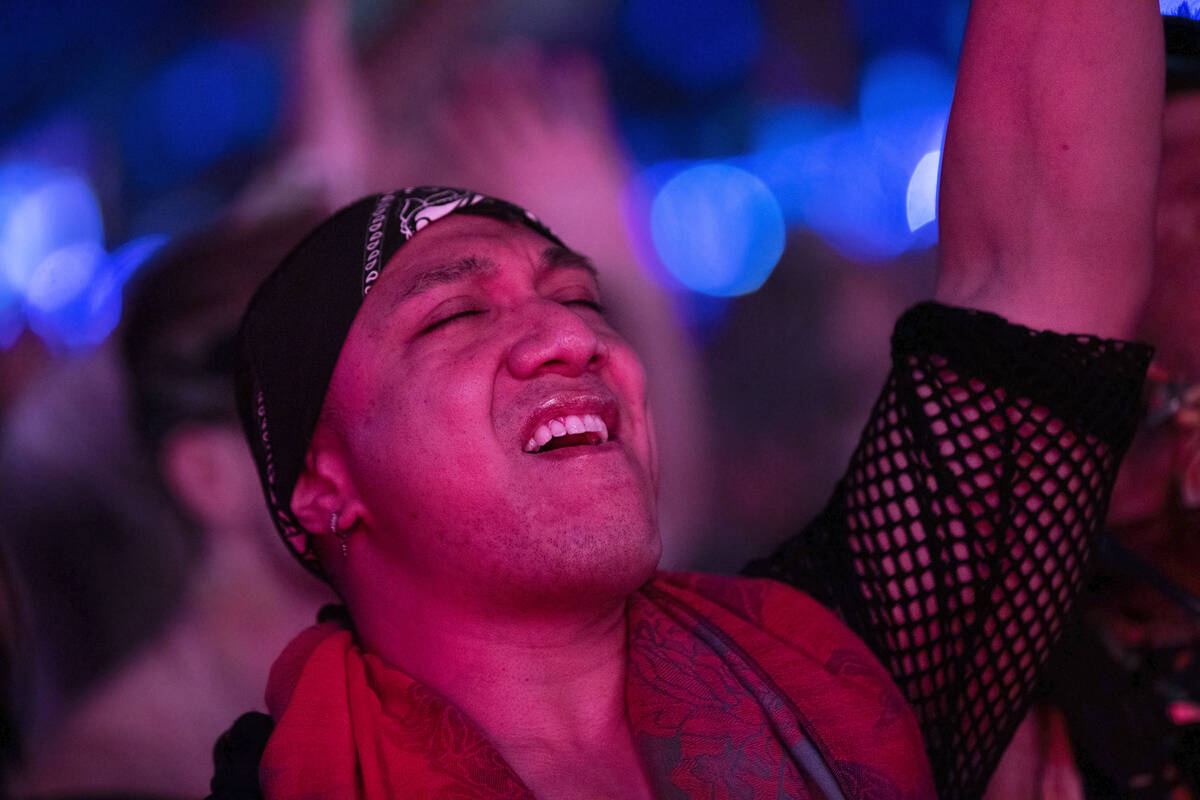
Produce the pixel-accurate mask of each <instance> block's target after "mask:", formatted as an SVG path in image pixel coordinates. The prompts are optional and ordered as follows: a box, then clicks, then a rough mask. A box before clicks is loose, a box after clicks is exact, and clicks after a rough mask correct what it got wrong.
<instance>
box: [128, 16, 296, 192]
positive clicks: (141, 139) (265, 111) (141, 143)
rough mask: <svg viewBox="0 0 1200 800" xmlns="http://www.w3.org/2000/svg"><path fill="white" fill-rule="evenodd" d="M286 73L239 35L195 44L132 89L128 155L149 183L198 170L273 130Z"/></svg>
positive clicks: (133, 165) (134, 166) (251, 143)
mask: <svg viewBox="0 0 1200 800" xmlns="http://www.w3.org/2000/svg"><path fill="white" fill-rule="evenodd" d="M280 85H281V78H280V76H279V74H278V68H277V66H276V65H275V64H274V63H273V61H272V59H271V58H270V56H269V54H268V53H267V52H265V51H264V50H263V49H261V48H259V47H256V46H254V45H253V44H251V43H249V42H245V41H241V40H237V39H216V40H212V41H208V42H203V43H201V44H199V45H196V46H194V47H192V48H191V49H190V50H188V51H187V52H185V53H184V54H183V55H181V56H180V57H179V58H178V59H176V60H175V61H174V62H172V63H171V64H170V65H168V66H167V67H166V68H165V69H163V70H162V71H161V72H159V73H158V74H157V75H155V76H154V77H153V78H151V79H150V80H149V81H148V82H147V83H146V84H145V85H144V86H142V87H141V88H140V90H139V91H138V92H137V93H136V94H135V97H134V99H133V101H132V102H133V108H132V109H131V110H130V113H129V114H128V117H127V124H126V136H125V138H126V147H125V150H126V157H127V158H128V159H129V161H130V166H131V167H133V168H134V169H136V170H137V171H138V172H139V173H140V175H141V177H142V178H143V179H144V180H148V181H149V182H151V183H153V182H154V178H155V176H157V175H160V174H161V175H170V174H172V173H174V172H176V171H178V170H189V171H190V170H197V169H201V168H203V167H205V166H207V165H209V164H211V163H212V162H214V161H215V160H217V159H218V158H221V157H222V156H224V155H226V154H227V153H229V152H231V151H234V150H237V149H239V148H243V147H247V146H250V145H253V144H255V143H257V142H258V141H260V140H261V139H262V138H263V137H264V136H265V135H266V134H267V133H269V132H270V130H271V128H272V126H273V125H274V122H275V117H276V113H277V111H278V107H279V101H280Z"/></svg>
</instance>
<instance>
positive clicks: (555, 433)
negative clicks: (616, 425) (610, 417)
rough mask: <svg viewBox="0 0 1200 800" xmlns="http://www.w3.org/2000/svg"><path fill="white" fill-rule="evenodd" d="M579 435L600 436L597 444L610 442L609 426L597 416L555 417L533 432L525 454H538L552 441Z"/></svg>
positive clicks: (526, 445) (572, 415)
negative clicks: (561, 437)
mask: <svg viewBox="0 0 1200 800" xmlns="http://www.w3.org/2000/svg"><path fill="white" fill-rule="evenodd" d="M577 433H598V434H600V437H599V441H598V442H597V444H604V443H605V442H607V441H608V426H607V425H605V424H604V420H602V419H600V418H599V417H598V416H596V415H595V414H583V415H580V416H576V415H575V414H568V415H567V416H565V417H555V418H554V419H552V420H550V421H549V422H546V423H545V424H543V425H539V426H538V429H537V430H536V431H534V432H533V436H531V437H530V439H529V441H528V442H527V443H526V444H525V452H526V453H536V452H537V451H538V450H539V449H541V448H542V447H543V446H544V445H545V444H546V442H548V441H550V440H551V439H556V438H558V437H559V436H568V435H573V434H577Z"/></svg>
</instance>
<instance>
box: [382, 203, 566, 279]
mask: <svg viewBox="0 0 1200 800" xmlns="http://www.w3.org/2000/svg"><path fill="white" fill-rule="evenodd" d="M550 248H554V249H560V248H557V247H556V246H555V244H554V243H553V242H551V241H550V240H549V239H546V238H545V237H543V236H542V235H540V234H538V233H537V232H535V231H533V230H532V229H530V228H528V227H526V226H524V225H522V224H520V223H515V222H502V221H500V220H497V219H492V218H491V217H482V216H476V215H471V214H454V215H451V216H449V217H446V218H444V219H441V220H438V221H437V222H434V223H432V224H431V225H429V226H427V227H425V228H424V229H422V230H421V231H420V232H419V233H417V235H416V236H414V237H413V238H412V239H411V240H410V241H409V242H407V243H406V244H405V245H404V246H403V247H401V248H400V249H399V250H398V251H397V252H396V255H395V256H393V257H392V260H391V262H390V263H389V264H388V265H387V266H386V267H385V268H384V270H383V273H382V275H381V276H380V281H381V282H382V281H383V280H384V279H386V280H387V281H388V283H390V284H391V285H392V286H393V287H395V286H397V285H400V286H402V287H404V286H407V285H408V284H410V283H411V282H412V281H413V280H415V279H416V278H417V276H419V275H421V274H422V273H424V272H426V271H428V270H429V269H431V268H436V267H439V266H443V265H445V264H448V263H453V262H454V261H455V260H456V259H460V258H463V257H470V256H481V257H483V256H486V257H487V258H488V259H489V260H491V261H495V262H498V263H501V264H505V263H510V262H515V263H516V264H518V265H527V264H528V263H529V262H531V261H532V262H536V261H537V260H538V259H539V258H540V257H541V256H542V254H543V252H544V251H546V250H547V249H550ZM393 291H395V289H393Z"/></svg>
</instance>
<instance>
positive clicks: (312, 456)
mask: <svg viewBox="0 0 1200 800" xmlns="http://www.w3.org/2000/svg"><path fill="white" fill-rule="evenodd" d="M336 444H337V443H336V441H335V437H334V436H333V434H332V433H331V432H330V430H329V428H328V427H327V426H325V425H322V424H318V425H317V430H316V432H314V433H313V438H312V443H311V444H309V446H308V452H307V453H305V454H304V471H303V472H301V473H300V478H299V479H298V480H297V481H296V488H295V489H294V490H293V491H292V513H293V514H295V515H296V519H297V520H299V521H300V524H301V525H302V526H303V527H304V529H305V530H306V531H308V532H309V533H310V534H312V535H314V536H325V535H332V531H331V530H330V521H331V520H332V518H333V515H334V514H337V515H338V528H339V529H341V530H348V529H349V528H351V527H352V526H353V525H354V524H355V523H357V522H358V520H359V518H360V517H361V514H362V504H361V503H360V502H359V500H358V496H357V494H356V493H355V491H354V487H353V481H352V480H351V478H350V473H349V470H348V469H347V467H346V462H345V460H344V459H343V457H342V455H341V452H340V450H339V449H338V448H337V446H336Z"/></svg>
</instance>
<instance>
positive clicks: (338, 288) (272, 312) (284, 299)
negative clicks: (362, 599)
mask: <svg viewBox="0 0 1200 800" xmlns="http://www.w3.org/2000/svg"><path fill="white" fill-rule="evenodd" d="M454 213H462V214H477V215H480V216H487V217H492V218H495V219H500V220H503V221H506V222H517V223H521V224H524V225H527V226H529V227H530V228H532V229H533V230H534V231H536V232H537V233H539V234H541V235H542V236H545V237H546V238H547V239H549V240H550V241H552V242H554V243H555V244H558V245H561V244H562V242H560V241H559V240H558V238H557V237H556V236H555V235H554V234H552V233H551V232H550V230H549V229H548V228H546V226H545V225H543V224H542V223H541V222H540V221H538V219H537V218H536V217H534V216H533V215H532V214H530V213H529V212H528V211H525V210H524V209H522V208H520V207H518V206H515V205H513V204H512V203H508V202H506V201H504V200H498V199H496V198H494V197H487V196H486V195H482V194H479V193H477V192H471V191H467V190H463V189H449V188H445V187H435V186H421V187H415V188H410V189H401V190H398V191H394V192H388V193H386V194H377V195H372V196H370V197H364V198H363V199H361V200H359V201H357V202H356V203H353V204H352V205H349V206H347V207H346V208H343V209H342V210H341V211H339V212H337V213H336V214H334V215H333V216H332V217H330V218H329V219H327V220H325V222H323V223H321V224H320V225H319V226H318V227H317V228H316V230H314V231H313V232H312V233H310V234H309V235H308V236H307V237H306V238H305V239H304V241H302V242H301V243H300V244H299V245H297V246H296V248H295V249H294V250H292V252H291V253H289V254H288V255H287V257H286V258H284V260H283V263H282V264H280V265H279V268H278V269H276V270H275V272H273V273H272V274H271V276H270V277H268V278H267V280H266V281H264V282H263V285H262V286H261V287H259V289H258V291H257V292H256V293H255V295H254V298H253V299H252V300H251V301H250V306H249V308H248V309H247V310H246V315H245V317H243V319H242V327H241V331H240V333H239V342H238V365H237V402H238V413H239V415H240V416H241V419H242V426H243V428H244V429H245V432H246V438H247V439H248V440H249V442H250V450H251V452H252V453H253V454H254V460H255V462H256V463H257V465H258V474H259V477H260V478H261V479H262V485H263V492H264V493H265V494H266V497H267V505H268V506H269V507H270V510H271V517H272V519H273V520H274V522H275V526H276V527H277V528H278V529H279V532H280V534H281V535H282V536H283V540H284V542H285V543H286V544H287V545H288V547H289V548H290V549H291V551H292V552H293V553H294V554H295V555H296V557H297V558H298V559H300V562H301V563H302V564H304V566H306V567H307V568H308V569H310V570H312V571H313V572H314V573H316V574H317V575H321V574H322V573H321V567H320V564H319V562H318V561H317V558H316V554H315V553H313V551H312V548H311V546H310V542H309V540H308V534H307V532H306V531H305V530H304V528H303V527H302V526H301V525H300V523H299V521H298V520H297V519H296V517H295V515H294V514H293V513H292V508H291V505H292V492H293V490H294V489H295V487H296V481H297V480H298V479H299V477H300V473H301V471H302V470H303V468H304V455H305V453H306V452H308V446H309V443H310V441H311V440H312V435H313V431H314V430H315V429H316V426H317V419H318V417H319V416H320V414H321V406H322V405H323V403H324V401H325V392H326V390H327V389H328V387H329V381H330V379H331V378H332V377H333V368H334V365H335V364H336V363H337V359H338V354H339V353H340V352H341V349H342V343H343V342H344V341H345V340H346V336H347V335H348V334H349V333H350V326H351V324H353V322H354V317H355V316H356V315H357V314H358V309H359V307H360V306H361V305H362V302H363V298H365V297H366V296H367V293H368V292H370V291H371V286H372V285H374V283H375V281H376V280H377V279H378V278H379V273H380V272H381V271H382V270H383V268H384V266H385V265H386V264H387V263H388V261H389V260H390V259H391V257H392V256H393V255H395V253H396V251H397V250H398V249H400V246H401V245H403V244H404V243H405V242H407V241H408V240H409V239H411V238H412V237H413V236H415V235H416V234H417V232H418V231H420V230H421V229H422V228H424V227H425V226H426V225H428V224H430V223H432V222H436V221H437V220H439V219H441V218H442V217H445V216H447V215H448V214H454Z"/></svg>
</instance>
